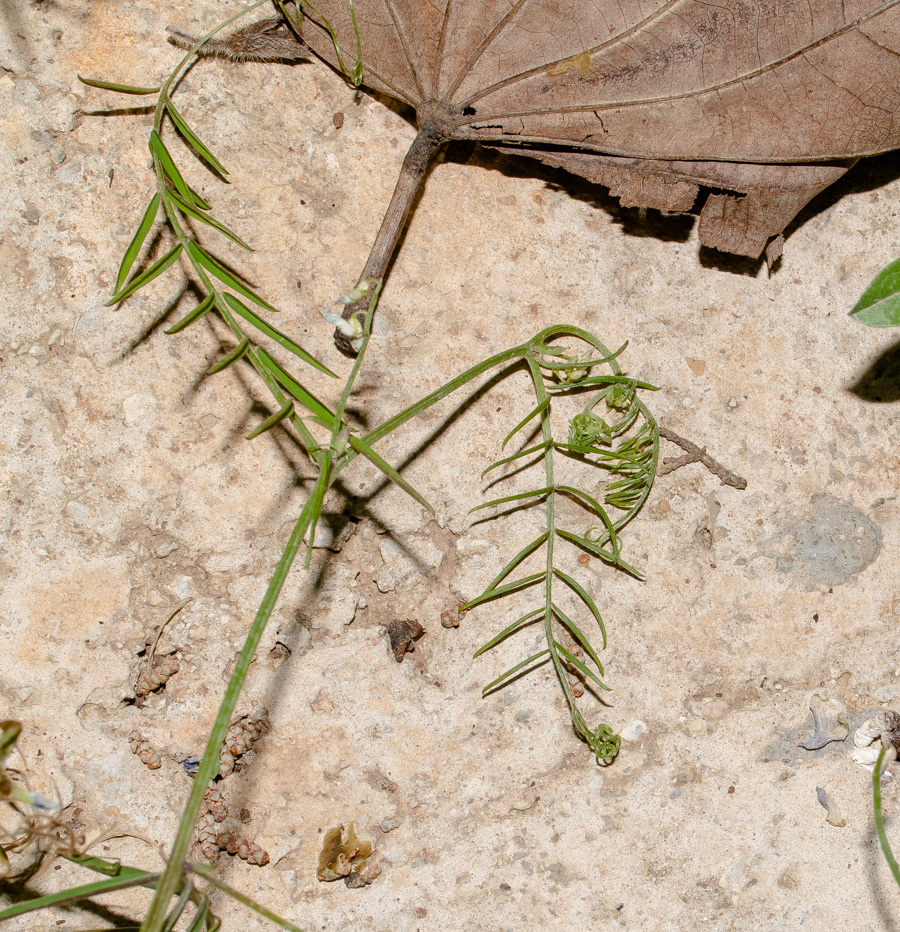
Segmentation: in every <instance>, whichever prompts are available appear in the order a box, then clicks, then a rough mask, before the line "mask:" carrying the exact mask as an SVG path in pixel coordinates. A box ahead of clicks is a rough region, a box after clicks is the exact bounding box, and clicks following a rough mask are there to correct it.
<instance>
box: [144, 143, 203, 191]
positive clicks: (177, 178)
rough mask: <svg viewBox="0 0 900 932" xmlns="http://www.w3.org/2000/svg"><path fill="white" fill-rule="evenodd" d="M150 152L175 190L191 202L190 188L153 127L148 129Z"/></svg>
mask: <svg viewBox="0 0 900 932" xmlns="http://www.w3.org/2000/svg"><path fill="white" fill-rule="evenodd" d="M150 152H151V153H152V154H153V155H154V156H155V157H156V159H158V160H159V165H160V168H162V171H163V174H164V175H165V176H166V178H168V180H169V181H170V182H171V183H172V184H173V186H174V187H175V190H176V191H177V192H178V193H179V194H180V195H181V196H182V197H183V198H184V200H186V201H187V202H188V203H193V196H192V194H191V189H190V188H189V187H188V186H187V183H186V182H185V180H184V178H182V177H181V172H180V171H178V168H177V167H176V166H175V162H174V161H173V159H172V156H171V155H169V150H168V149H167V148H166V144H165V143H164V142H163V141H162V139H160V138H159V133H157V132H156V130H155V129H153V130H150Z"/></svg>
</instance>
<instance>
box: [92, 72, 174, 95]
mask: <svg viewBox="0 0 900 932" xmlns="http://www.w3.org/2000/svg"><path fill="white" fill-rule="evenodd" d="M77 77H78V80H79V81H81V83H82V84H87V85H88V86H89V87H99V88H100V90H102V91H116V92H117V93H119V94H158V93H159V91H160V89H159V88H158V87H134V86H133V85H131V84H113V83H112V82H111V81H98V80H97V79H96V78H83V77H82V76H81V75H80V74H79V75H78V76H77Z"/></svg>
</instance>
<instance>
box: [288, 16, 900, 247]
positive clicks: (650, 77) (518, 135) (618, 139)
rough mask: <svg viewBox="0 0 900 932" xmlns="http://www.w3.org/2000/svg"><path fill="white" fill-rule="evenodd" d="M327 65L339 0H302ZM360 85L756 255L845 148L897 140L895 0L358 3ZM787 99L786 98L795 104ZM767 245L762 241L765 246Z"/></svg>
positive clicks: (346, 44)
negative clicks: (696, 218) (680, 216)
mask: <svg viewBox="0 0 900 932" xmlns="http://www.w3.org/2000/svg"><path fill="white" fill-rule="evenodd" d="M303 6H304V11H305V13H306V14H307V15H306V21H305V22H304V24H303V38H304V41H305V42H306V43H308V45H309V46H310V47H311V48H312V49H313V51H314V52H315V53H316V54H317V55H318V56H319V57H321V58H323V59H325V60H326V61H328V62H329V63H330V64H331V65H333V66H335V67H339V62H338V60H337V58H336V54H335V48H334V42H333V40H332V36H331V35H329V31H328V30H327V29H326V28H324V24H323V19H325V18H327V20H328V21H329V23H330V25H331V26H332V27H333V29H334V33H335V38H336V41H337V44H338V45H339V46H340V47H342V48H353V47H354V45H355V39H356V37H355V31H354V24H353V20H352V18H351V7H350V5H349V4H348V3H347V0H317V2H316V3H315V5H314V10H315V12H313V9H307V5H306V4H304V5H303ZM354 8H355V13H356V17H357V21H358V27H359V34H360V39H361V43H362V48H363V66H364V75H363V81H364V83H365V84H366V85H368V86H369V87H372V88H374V89H375V90H377V91H380V92H382V93H384V94H387V95H389V96H391V97H393V98H396V99H398V100H400V101H402V102H403V103H405V104H407V105H408V106H411V107H412V108H414V109H415V111H416V115H417V122H418V125H419V127H420V128H422V127H426V126H428V125H431V126H434V127H439V128H440V130H441V132H442V133H443V135H444V136H445V137H447V138H450V139H461V140H475V141H478V142H482V143H486V144H489V145H494V146H496V147H498V148H502V149H504V150H505V151H507V152H512V153H515V154H518V155H523V156H529V157H532V158H536V159H539V160H540V161H542V162H544V163H546V164H548V165H552V166H555V167H559V168H563V169H565V170H566V171H569V172H573V173H575V174H579V175H581V176H583V177H585V178H587V179H589V180H590V181H593V182H595V183H600V184H604V185H606V186H607V187H609V188H610V190H611V191H612V193H613V194H614V195H615V196H617V197H619V198H620V200H621V203H622V205H623V206H638V207H652V208H657V209H662V210H672V211H688V210H690V209H691V208H692V207H693V205H694V203H695V201H696V200H697V197H698V194H699V192H700V187H701V186H706V187H710V188H714V189H715V190H716V193H714V194H712V195H710V196H709V197H708V198H707V200H706V201H705V203H704V204H703V208H702V211H701V215H700V224H699V237H700V242H701V243H702V244H703V245H705V246H708V247H712V248H715V249H720V250H725V251H728V252H735V253H738V254H741V255H747V256H753V257H758V256H760V255H761V254H762V253H763V251H764V250H767V255H768V257H769V258H770V259H773V258H774V257H777V253H778V252H779V251H780V237H781V234H782V233H783V231H784V229H785V227H786V226H787V224H788V223H789V222H790V221H791V220H792V219H793V218H794V217H795V216H796V214H797V213H798V212H799V211H800V210H801V209H802V207H803V206H804V205H805V204H806V203H807V202H808V201H809V200H810V199H811V198H812V197H813V196H815V194H817V193H818V192H819V191H821V190H823V189H824V188H825V187H827V186H828V185H830V184H832V183H833V182H834V181H836V180H837V179H838V178H840V177H841V175H843V174H844V172H845V171H846V170H847V168H848V167H849V166H850V165H851V164H852V162H853V160H855V159H857V158H859V157H861V156H864V155H871V154H875V153H879V152H887V151H890V150H892V149H895V148H898V147H900V120H898V119H896V116H897V114H898V112H900V94H898V93H897V90H896V88H897V87H898V86H900V55H898V51H900V18H898V2H897V0H859V2H858V3H855V4H852V5H851V4H845V3H844V0H816V2H815V3H811V4H782V3H776V4H774V5H771V4H760V3H750V4H744V3H740V4H738V3H726V4H724V5H721V4H720V5H718V6H716V5H713V6H711V5H710V4H709V3H706V2H703V0H649V2H646V3H636V2H627V3H622V2H620V0H567V2H565V3H562V2H560V0H453V2H441V3H425V2H398V0H390V2H388V0H356V2H355V5H354ZM800 100H802V101H803V105H802V106H799V105H798V104H797V101H800ZM767 247H768V249H767Z"/></svg>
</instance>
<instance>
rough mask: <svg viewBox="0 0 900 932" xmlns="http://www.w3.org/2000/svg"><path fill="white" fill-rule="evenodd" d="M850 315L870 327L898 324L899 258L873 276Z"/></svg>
mask: <svg viewBox="0 0 900 932" xmlns="http://www.w3.org/2000/svg"><path fill="white" fill-rule="evenodd" d="M850 316H851V317H854V318H856V320H858V321H859V322H860V323H861V324H868V325H869V326H870V327H896V326H897V325H898V324H900V259H895V260H894V261H893V262H892V263H891V264H890V265H888V266H886V267H885V268H883V269H882V270H881V271H880V272H879V273H878V274H877V275H876V276H875V278H874V279H873V281H872V284H871V285H869V287H868V288H866V290H865V291H864V292H863V294H862V297H861V298H860V299H859V301H857V302H856V307H854V308H853V310H852V311H851V312H850Z"/></svg>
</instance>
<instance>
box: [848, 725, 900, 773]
mask: <svg viewBox="0 0 900 932" xmlns="http://www.w3.org/2000/svg"><path fill="white" fill-rule="evenodd" d="M879 738H881V742H882V744H884V745H890V746H891V747H892V748H894V754H893V757H896V748H897V745H898V743H900V715H898V714H897V713H896V712H892V711H887V712H879V713H878V715H875V716H873V717H872V718H869V719H866V721H864V722H863V723H862V725H860V726H859V728H857V729H856V731H855V732H854V734H853V744H854V750H853V761H854V763H857V764H859V765H860V766H861V767H865V769H866V770H868V771H869V773H873V772H874V770H875V763H876V761H877V760H878V753H879V749H878V748H876V747H872V745H873V744H874V742H875V741H877V740H878V739H879ZM885 776H887V773H885Z"/></svg>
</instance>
